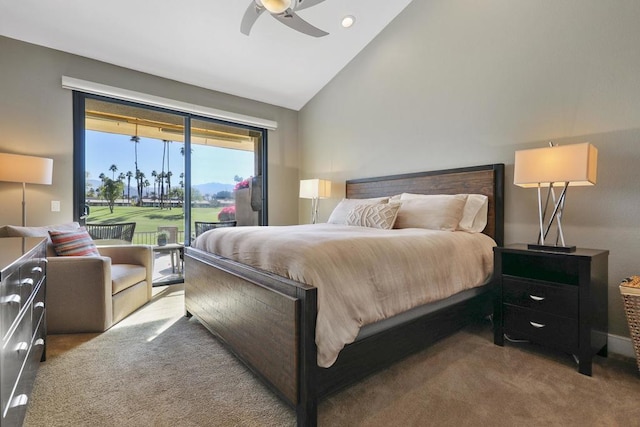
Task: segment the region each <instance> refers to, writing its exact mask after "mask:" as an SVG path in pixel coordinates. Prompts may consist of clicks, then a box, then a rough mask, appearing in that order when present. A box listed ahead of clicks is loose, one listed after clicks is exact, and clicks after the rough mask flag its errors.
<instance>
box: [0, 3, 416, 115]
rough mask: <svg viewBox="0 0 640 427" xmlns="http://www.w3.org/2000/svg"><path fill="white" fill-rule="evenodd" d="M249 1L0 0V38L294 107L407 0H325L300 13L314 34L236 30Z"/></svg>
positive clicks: (266, 26) (270, 28) (264, 23)
mask: <svg viewBox="0 0 640 427" xmlns="http://www.w3.org/2000/svg"><path fill="white" fill-rule="evenodd" d="M253 1H254V0H233V1H229V0H227V1H221V0H183V1H179V2H177V1H169V0H146V1H145V0H142V1H135V2H134V1H131V0H112V1H108V2H93V1H86V0H57V1H42V0H20V1H2V2H0V35H3V36H6V37H10V38H14V39H18V40H22V41H26V42H29V43H33V44H37V45H41V46H46V47H49V48H53V49H57V50H61V51H64V52H69V53H73V54H76V55H81V56H85V57H88V58H92V59H97V60H100V61H104V62H107V63H111V64H115V65H119V66H122V67H126V68H130V69H134V70H138V71H142V72H146V73H149V74H154V75H157V76H160V77H165V78H168V79H172V80H176V81H180V82H184V83H189V84H193V85H196V86H200V87H203V88H208V89H213V90H217V91H220V92H225V93H229V94H232V95H237V96H241V97H244V98H249V99H253V100H256V101H262V102H266V103H269V104H273V105H278V106H282V107H286V108H290V109H294V110H299V109H300V108H302V107H303V106H304V105H305V104H306V103H307V102H308V101H309V100H310V99H311V98H312V97H313V96H314V95H315V94H316V93H318V91H320V89H322V88H323V87H324V86H325V85H326V84H327V83H328V82H329V81H330V80H331V79H332V78H333V77H334V76H335V75H336V74H337V73H338V72H339V71H340V70H341V69H342V68H344V66H345V65H347V64H348V63H349V61H351V60H352V59H353V58H354V57H355V56H356V55H357V54H358V52H360V51H361V50H362V49H363V48H364V47H365V46H366V45H367V44H368V43H369V42H370V41H371V40H372V39H373V38H374V37H375V36H376V35H377V34H378V33H379V32H380V31H381V30H382V29H383V28H384V27H385V26H387V25H388V24H389V22H391V21H392V20H393V19H394V18H395V17H396V16H397V15H398V14H399V13H400V12H401V11H402V10H403V9H404V8H405V7H406V6H407V5H408V4H409V3H410V2H411V0H394V1H388V0H325V1H324V2H321V3H319V4H317V5H315V6H313V7H309V8H307V9H304V10H300V11H299V16H300V17H301V18H303V19H304V20H306V21H307V22H309V23H311V24H312V25H314V26H316V27H318V28H321V29H322V30H324V31H326V32H328V33H329V35H327V36H324V37H319V38H316V37H311V36H308V35H305V34H302V33H300V32H297V31H295V30H293V29H291V28H289V27H287V26H285V25H283V24H282V23H281V22H279V21H278V20H276V19H274V18H273V17H272V16H269V14H268V13H263V14H262V15H261V16H260V17H259V18H258V20H257V21H256V23H255V25H254V26H253V28H252V29H251V33H250V35H249V36H246V35H244V34H242V33H241V32H240V22H241V21H242V17H243V15H244V13H245V11H246V10H247V7H248V6H249V4H250V3H251V2H253ZM303 1H304V0H303ZM347 15H352V16H354V17H355V19H356V22H355V24H354V25H353V26H352V27H351V28H343V27H342V25H341V21H342V19H343V17H345V16H347Z"/></svg>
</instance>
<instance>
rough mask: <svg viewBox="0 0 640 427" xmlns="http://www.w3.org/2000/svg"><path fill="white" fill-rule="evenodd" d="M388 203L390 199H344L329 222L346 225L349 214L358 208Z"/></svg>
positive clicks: (334, 210)
mask: <svg viewBox="0 0 640 427" xmlns="http://www.w3.org/2000/svg"><path fill="white" fill-rule="evenodd" d="M388 201H389V198H388V197H375V198H372V199H342V200H341V201H340V203H338V206H336V207H335V208H334V209H333V212H331V215H330V216H329V220H328V221H327V222H328V223H329V224H342V225H344V224H346V223H347V214H348V213H349V212H350V211H351V209H353V208H355V207H356V206H358V205H377V204H380V203H387V202H388Z"/></svg>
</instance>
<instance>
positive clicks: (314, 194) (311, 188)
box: [300, 178, 331, 224]
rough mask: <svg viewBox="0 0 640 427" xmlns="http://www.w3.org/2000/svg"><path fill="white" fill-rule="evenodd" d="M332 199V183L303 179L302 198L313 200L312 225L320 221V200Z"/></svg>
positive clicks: (301, 186)
mask: <svg viewBox="0 0 640 427" xmlns="http://www.w3.org/2000/svg"><path fill="white" fill-rule="evenodd" d="M328 197H331V181H327V180H325V179H317V178H314V179H303V180H301V181H300V198H301V199H311V223H312V224H315V223H316V222H317V221H318V199H326V198H328Z"/></svg>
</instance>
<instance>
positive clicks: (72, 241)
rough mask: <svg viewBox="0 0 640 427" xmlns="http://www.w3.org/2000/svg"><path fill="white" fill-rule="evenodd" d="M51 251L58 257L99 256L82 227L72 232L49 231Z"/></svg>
mask: <svg viewBox="0 0 640 427" xmlns="http://www.w3.org/2000/svg"><path fill="white" fill-rule="evenodd" d="M49 236H51V241H52V242H53V249H55V251H56V254H58V255H60V256H100V252H98V248H97V247H96V245H95V243H93V240H92V239H91V236H89V233H87V230H86V229H85V228H84V227H80V228H78V229H77V230H73V231H53V230H50V231H49Z"/></svg>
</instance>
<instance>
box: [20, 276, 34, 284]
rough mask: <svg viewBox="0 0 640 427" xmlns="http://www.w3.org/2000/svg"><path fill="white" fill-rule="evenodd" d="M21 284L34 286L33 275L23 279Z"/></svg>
mask: <svg viewBox="0 0 640 427" xmlns="http://www.w3.org/2000/svg"><path fill="white" fill-rule="evenodd" d="M20 285H21V286H25V285H28V286H33V279H32V278H31V277H29V278H26V279H23V280H22V282H20Z"/></svg>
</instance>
